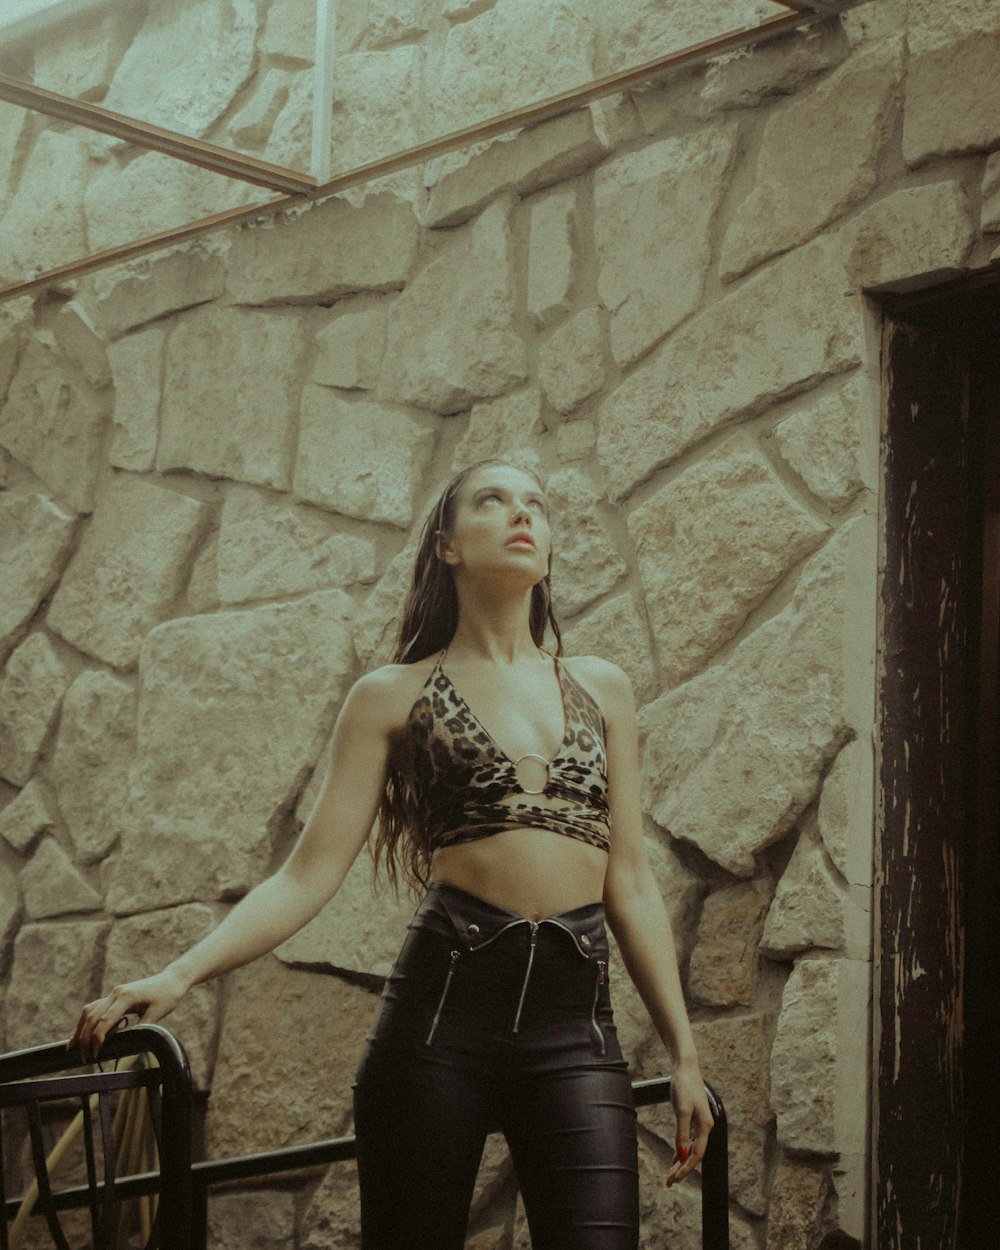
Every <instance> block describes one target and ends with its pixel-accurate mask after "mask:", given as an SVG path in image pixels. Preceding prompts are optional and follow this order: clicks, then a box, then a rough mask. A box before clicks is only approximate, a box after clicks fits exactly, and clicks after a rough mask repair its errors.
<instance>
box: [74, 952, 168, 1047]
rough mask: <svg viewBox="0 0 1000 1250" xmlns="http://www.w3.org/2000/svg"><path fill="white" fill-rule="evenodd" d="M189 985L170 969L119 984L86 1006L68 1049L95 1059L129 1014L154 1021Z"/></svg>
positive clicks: (166, 1010) (136, 1021)
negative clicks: (110, 1034)
mask: <svg viewBox="0 0 1000 1250" xmlns="http://www.w3.org/2000/svg"><path fill="white" fill-rule="evenodd" d="M188 988H189V987H188V985H187V984H186V983H185V982H184V980H183V979H182V978H181V977H180V976H178V975H177V973H175V972H173V971H172V970H171V969H170V968H165V969H164V970H163V971H162V972H158V973H156V975H155V976H151V977H143V979H142V980H140V981H129V982H128V983H127V984H126V985H116V986H115V987H114V988H113V989H112V990H111V991H110V993H108V994H106V995H105V996H104V997H103V998H95V999H94V1001H93V1002H92V1003H87V1005H86V1006H85V1007H84V1008H83V1010H82V1011H81V1012H80V1019H79V1020H78V1021H77V1024H76V1028H75V1029H74V1030H73V1036H72V1037H71V1038H70V1039H69V1041H68V1042H67V1043H66V1046H67V1049H69V1050H72V1049H73V1048H74V1047H76V1048H77V1050H79V1052H80V1057H81V1058H82V1059H83V1060H84V1061H85V1062H87V1063H90V1062H92V1061H93V1060H95V1059H96V1058H97V1055H98V1052H99V1051H100V1049H101V1047H102V1046H103V1045H104V1039H105V1038H106V1037H107V1036H108V1034H109V1033H111V1032H112V1031H113V1030H114V1029H116V1028H118V1027H119V1026H120V1025H121V1024H122V1021H125V1023H126V1024H128V1023H132V1022H130V1021H129V1019H128V1017H129V1016H135V1017H136V1019H135V1021H134V1023H138V1022H139V1021H140V1020H142V1021H144V1022H145V1023H146V1024H155V1023H156V1021H157V1020H162V1019H163V1017H164V1016H165V1015H168V1014H169V1013H170V1012H171V1011H173V1009H174V1008H175V1007H176V1006H177V1004H178V1003H179V1002H180V1000H181V999H182V998H183V997H184V995H185V994H186V993H187V991H188Z"/></svg>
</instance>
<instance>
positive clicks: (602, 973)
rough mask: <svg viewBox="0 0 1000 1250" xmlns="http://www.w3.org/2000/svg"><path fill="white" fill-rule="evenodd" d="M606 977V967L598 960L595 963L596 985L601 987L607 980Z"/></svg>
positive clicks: (601, 960) (602, 961)
mask: <svg viewBox="0 0 1000 1250" xmlns="http://www.w3.org/2000/svg"><path fill="white" fill-rule="evenodd" d="M607 976H608V965H607V964H606V963H605V962H604V960H603V959H599V960H598V961H597V984H598V985H603V984H604V982H605V981H606V980H607Z"/></svg>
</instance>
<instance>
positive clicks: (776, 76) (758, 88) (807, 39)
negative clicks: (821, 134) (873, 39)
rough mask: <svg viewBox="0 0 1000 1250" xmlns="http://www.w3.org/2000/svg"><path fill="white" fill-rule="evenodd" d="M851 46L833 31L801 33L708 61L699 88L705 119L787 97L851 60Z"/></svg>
mask: <svg viewBox="0 0 1000 1250" xmlns="http://www.w3.org/2000/svg"><path fill="white" fill-rule="evenodd" d="M847 51H848V49H847V41H846V40H845V39H844V37H843V35H842V34H841V32H840V31H839V30H838V29H837V28H836V27H833V26H832V25H822V26H819V27H813V28H812V29H809V30H804V31H803V30H798V31H796V32H795V33H794V34H791V35H786V36H784V37H783V38H779V39H769V40H767V42H766V43H760V44H758V45H757V46H756V47H749V48H740V49H738V50H737V51H736V52H730V53H729V54H727V55H725V56H721V57H718V58H716V59H715V60H713V61H710V62H709V64H708V67H707V69H706V71H705V78H704V83H703V85H702V88H701V103H702V106H703V108H704V109H705V111H706V112H707V113H710V114H711V113H717V112H725V111H726V110H727V109H731V108H753V107H755V106H756V105H758V104H760V103H761V102H762V101H764V100H765V99H766V98H767V97H768V96H774V95H789V94H791V93H792V92H794V91H796V90H797V89H798V88H799V87H801V86H803V85H804V84H805V83H807V82H808V81H809V79H810V78H815V77H816V75H817V74H821V73H823V72H824V71H825V70H828V69H833V68H834V67H835V66H837V65H839V64H840V63H841V61H843V59H844V57H845V56H846V55H847Z"/></svg>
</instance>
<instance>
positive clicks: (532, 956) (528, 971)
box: [513, 920, 538, 1033]
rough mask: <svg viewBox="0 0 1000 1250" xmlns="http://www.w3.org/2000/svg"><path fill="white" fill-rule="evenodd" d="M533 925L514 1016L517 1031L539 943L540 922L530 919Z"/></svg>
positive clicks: (514, 1030)
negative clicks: (522, 981) (526, 962)
mask: <svg viewBox="0 0 1000 1250" xmlns="http://www.w3.org/2000/svg"><path fill="white" fill-rule="evenodd" d="M528 923H529V924H530V925H531V945H530V946H529V947H528V966H527V968H525V970H524V984H523V985H522V986H521V997H520V998H519V999H518V1000H517V1013H516V1015H515V1016H514V1029H513V1032H515V1033H516V1032H517V1030H518V1027H519V1026H520V1023H521V1009H522V1007H523V1006H524V996H525V994H527V992H528V978H529V977H530V976H531V965H532V964H533V963H534V962H535V947H536V945H537V944H538V922H537V921H535V920H529V921H528Z"/></svg>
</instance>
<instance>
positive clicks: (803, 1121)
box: [771, 959, 846, 1155]
mask: <svg viewBox="0 0 1000 1250" xmlns="http://www.w3.org/2000/svg"><path fill="white" fill-rule="evenodd" d="M841 962H846V961H841V960H838V959H803V960H800V961H799V962H798V963H797V964H796V965H795V968H794V969H793V970H792V974H791V976H790V977H789V978H788V981H787V982H786V983H785V989H784V993H783V994H782V998H781V1014H780V1015H779V1017H778V1029H777V1033H776V1035H775V1039H774V1045H773V1047H772V1049H771V1102H772V1105H773V1107H774V1110H775V1113H776V1115H777V1118H778V1141H779V1142H780V1143H781V1144H782V1145H783V1146H785V1147H786V1148H788V1149H790V1150H807V1151H810V1152H812V1153H814V1154H827V1155H828V1154H832V1153H833V1152H834V1151H835V1149H836V1144H835V1136H836V1135H835V1131H834V1108H835V1105H836V1101H837V1049H838V1040H839V1039H838V1006H839V1003H838V997H839V996H838V982H839V969H840V964H841Z"/></svg>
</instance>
